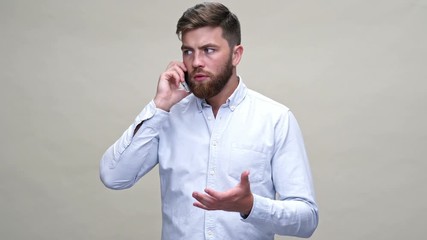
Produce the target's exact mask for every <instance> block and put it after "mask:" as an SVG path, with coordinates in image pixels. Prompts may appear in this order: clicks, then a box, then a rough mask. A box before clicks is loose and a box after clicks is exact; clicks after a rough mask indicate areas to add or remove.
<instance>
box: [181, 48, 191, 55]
mask: <svg viewBox="0 0 427 240" xmlns="http://www.w3.org/2000/svg"><path fill="white" fill-rule="evenodd" d="M182 54H183V55H191V54H193V51H191V50H189V49H184V50H182Z"/></svg>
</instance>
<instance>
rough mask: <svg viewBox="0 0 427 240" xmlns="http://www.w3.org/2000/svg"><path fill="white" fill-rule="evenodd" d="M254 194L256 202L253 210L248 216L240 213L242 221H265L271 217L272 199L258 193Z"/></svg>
mask: <svg viewBox="0 0 427 240" xmlns="http://www.w3.org/2000/svg"><path fill="white" fill-rule="evenodd" d="M253 196H254V204H253V206H252V210H251V212H250V213H249V215H248V216H247V217H246V218H244V216H243V215H242V214H240V216H241V217H242V221H244V222H253V223H255V222H258V221H261V222H265V220H266V219H270V212H271V201H270V200H271V199H266V198H263V197H261V196H258V195H256V194H253Z"/></svg>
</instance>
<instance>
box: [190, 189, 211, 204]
mask: <svg viewBox="0 0 427 240" xmlns="http://www.w3.org/2000/svg"><path fill="white" fill-rule="evenodd" d="M193 198H194V199H196V200H197V201H199V202H200V203H202V204H203V205H205V206H210V205H213V203H214V202H215V199H214V198H212V197H211V196H209V195H207V194H202V193H198V192H194V193H193Z"/></svg>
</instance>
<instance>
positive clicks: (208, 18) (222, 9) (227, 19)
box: [176, 2, 241, 47]
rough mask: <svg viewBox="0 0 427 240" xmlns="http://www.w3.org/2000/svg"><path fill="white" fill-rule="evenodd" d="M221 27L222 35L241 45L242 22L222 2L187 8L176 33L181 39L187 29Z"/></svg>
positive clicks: (230, 41)
mask: <svg viewBox="0 0 427 240" xmlns="http://www.w3.org/2000/svg"><path fill="white" fill-rule="evenodd" d="M207 26H209V27H221V28H222V31H223V34H222V36H223V37H224V38H225V39H226V40H227V41H228V45H230V47H233V46H235V45H240V42H241V33H240V22H239V19H237V16H236V15H234V14H233V13H232V12H230V10H228V8H227V7H226V6H224V5H222V4H221V3H216V2H205V3H200V4H197V5H195V6H194V7H192V8H189V9H187V10H186V11H185V12H184V13H183V14H182V16H181V18H180V19H179V20H178V23H177V25H176V34H177V35H178V38H179V39H181V37H182V35H183V34H184V33H186V32H187V31H190V30H194V29H197V28H201V27H207Z"/></svg>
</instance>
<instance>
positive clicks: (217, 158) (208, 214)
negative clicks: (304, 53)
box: [100, 3, 318, 240]
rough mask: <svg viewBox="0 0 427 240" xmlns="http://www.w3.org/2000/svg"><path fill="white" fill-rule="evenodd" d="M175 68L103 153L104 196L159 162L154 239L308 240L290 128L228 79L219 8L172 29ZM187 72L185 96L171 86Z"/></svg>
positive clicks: (298, 145) (230, 25)
mask: <svg viewBox="0 0 427 240" xmlns="http://www.w3.org/2000/svg"><path fill="white" fill-rule="evenodd" d="M177 34H178V36H179V38H180V40H181V41H182V47H181V49H182V58H183V59H182V60H183V62H179V61H175V62H171V63H170V64H169V66H168V67H167V69H166V71H165V72H163V73H162V74H161V75H160V79H159V81H158V86H157V93H156V95H155V97H154V99H153V100H152V101H151V102H150V103H149V104H148V105H147V106H145V108H144V109H143V110H142V112H141V113H140V114H139V115H138V116H137V117H136V119H135V121H134V123H133V124H132V125H131V126H130V127H129V128H128V129H127V130H126V131H125V132H124V134H123V135H122V136H121V137H120V138H119V139H118V140H117V142H115V143H114V144H113V145H112V146H111V147H110V148H109V149H108V150H107V151H106V152H105V154H104V156H103V158H102V161H101V166H100V174H101V179H102V181H103V183H104V184H105V185H106V186H107V187H109V188H112V189H125V188H129V187H131V186H132V185H134V184H135V183H136V182H137V181H138V180H139V179H140V178H141V177H142V176H144V175H145V174H146V173H147V172H148V171H150V170H151V169H152V168H153V167H154V166H155V165H157V164H158V165H159V171H160V181H161V196H162V213H163V226H162V239H174V240H176V239H186V240H187V239H257V240H259V239H269V240H271V239H274V235H275V234H279V235H291V236H298V237H310V236H311V235H312V233H313V232H314V230H315V229H316V227H317V223H318V214H317V205H316V203H315V199H314V191H313V186H312V180H311V173H310V169H309V164H308V160H307V156H306V152H305V148H304V143H303V139H302V136H301V132H300V130H299V127H298V124H297V122H296V120H295V118H294V116H293V114H292V113H291V112H290V111H289V109H288V108H286V107H285V106H283V105H281V104H279V103H277V102H274V101H273V100H271V99H269V98H267V97H265V96H262V95H261V94H259V93H256V92H254V91H252V90H249V89H248V88H247V87H246V86H245V84H244V83H243V81H242V78H241V77H240V76H238V75H237V72H236V67H237V65H238V64H239V62H240V59H241V57H242V54H243V47H242V46H241V39H240V23H239V21H238V19H237V17H236V16H235V15H234V14H233V13H231V12H230V11H229V10H228V8H226V7H225V6H223V5H222V4H219V3H203V4H198V5H196V6H194V7H193V8H190V9H188V10H187V11H186V12H184V14H183V15H182V17H181V18H180V19H179V21H178V24H177ZM186 72H187V73H188V85H189V88H190V90H191V93H189V92H186V91H184V90H183V89H182V88H181V86H180V85H181V83H184V82H185V73H186Z"/></svg>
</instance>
